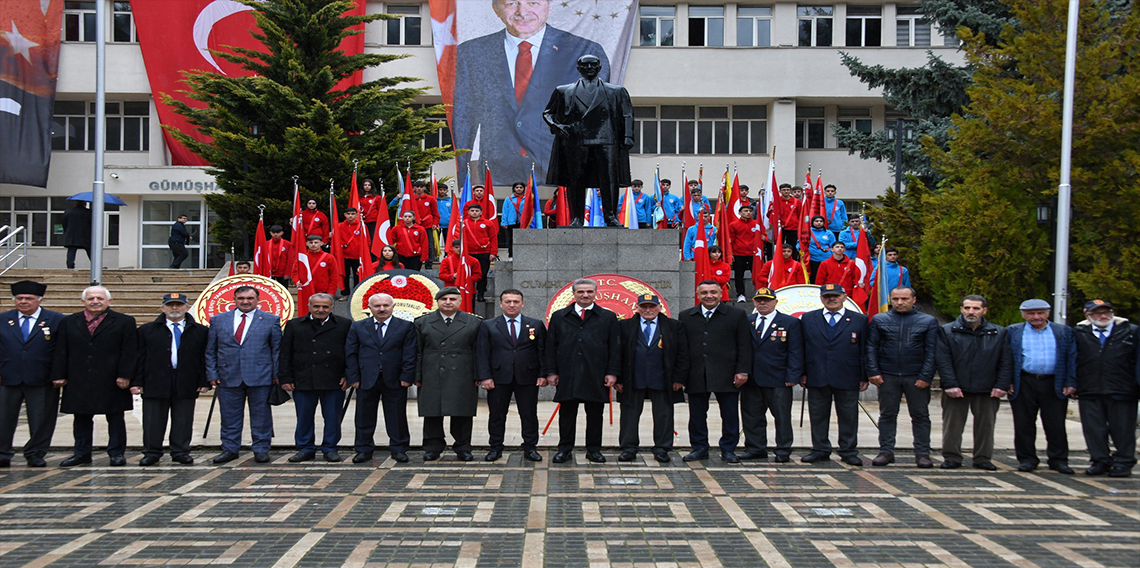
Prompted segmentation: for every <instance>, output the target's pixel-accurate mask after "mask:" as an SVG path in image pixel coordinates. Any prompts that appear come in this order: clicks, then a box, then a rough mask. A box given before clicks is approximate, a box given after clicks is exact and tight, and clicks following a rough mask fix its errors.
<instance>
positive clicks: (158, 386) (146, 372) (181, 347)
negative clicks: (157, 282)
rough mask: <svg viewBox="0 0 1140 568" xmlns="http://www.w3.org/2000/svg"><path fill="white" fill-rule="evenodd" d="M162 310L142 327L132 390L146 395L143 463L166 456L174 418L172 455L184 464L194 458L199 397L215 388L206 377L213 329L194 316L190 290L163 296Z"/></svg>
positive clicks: (187, 463) (139, 333) (144, 401)
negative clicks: (165, 441)
mask: <svg viewBox="0 0 1140 568" xmlns="http://www.w3.org/2000/svg"><path fill="white" fill-rule="evenodd" d="M160 309H161V310H162V313H161V314H159V315H158V317H157V318H155V319H154V321H152V322H148V323H145V324H143V325H142V327H139V330H138V341H139V362H138V373H136V375H135V378H134V380H133V381H131V394H141V395H142V401H143V447H144V448H143V457H142V459H141V460H139V465H141V466H144V467H145V466H151V465H154V464H156V463H158V460H159V459H160V458H162V453H163V452H162V439H163V437H164V436H165V435H166V422H167V418H169V419H170V458H171V459H172V460H174V461H175V462H178V463H180V464H183V465H189V464H192V463H194V458H193V457H190V440H191V438H192V437H193V432H194V403H195V401H196V400H197V399H198V394H199V393H204V392H207V391H209V390H210V383H209V382H208V381H206V341H207V340H208V339H209V330H208V329H207V328H206V326H204V325H202V324H200V323H198V322H196V321H194V317H193V316H191V315H190V314H189V313H187V312H189V311H190V299H189V298H187V297H186V294H178V293H171V294H166V295H165V296H163V297H162V306H161V308H160Z"/></svg>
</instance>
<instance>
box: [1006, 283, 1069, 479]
mask: <svg viewBox="0 0 1140 568" xmlns="http://www.w3.org/2000/svg"><path fill="white" fill-rule="evenodd" d="M1050 309H1052V308H1051V307H1050V306H1049V302H1046V301H1045V300H1039V299H1036V298H1034V299H1032V300H1026V301H1024V302H1022V303H1021V317H1023V318H1025V323H1015V324H1013V325H1011V326H1009V328H1008V329H1009V333H1008V335H1009V346H1010V352H1011V355H1012V356H1013V377H1011V382H1012V384H1013V386H1012V388H1010V391H1009V407H1010V410H1012V411H1013V447H1014V451H1015V452H1016V454H1017V462H1018V464H1019V465H1018V466H1017V470H1018V471H1033V470H1034V469H1037V464H1038V463H1040V460H1039V459H1037V447H1036V440H1037V413H1038V412H1040V413H1041V426H1042V427H1044V429H1045V441H1046V448H1045V454H1046V456H1048V460H1049V461H1048V463H1049V469H1052V470H1056V471H1059V472H1061V473H1064V474H1066V475H1072V473H1073V468H1071V467H1069V438H1068V435H1067V433H1066V432H1065V415H1066V413H1067V412H1068V406H1069V399H1068V397H1069V396H1072V395H1073V394H1075V393H1076V392H1077V377H1076V365H1077V344H1076V342H1075V341H1074V340H1073V330H1071V329H1069V328H1068V327H1066V326H1063V325H1061V324H1057V323H1051V322H1050V321H1049V310H1050Z"/></svg>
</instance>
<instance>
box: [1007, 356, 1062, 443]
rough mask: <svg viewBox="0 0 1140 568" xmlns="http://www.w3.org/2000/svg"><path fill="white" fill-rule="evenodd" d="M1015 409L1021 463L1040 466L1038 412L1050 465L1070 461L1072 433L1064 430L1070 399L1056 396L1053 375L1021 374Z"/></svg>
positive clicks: (1013, 403)
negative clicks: (1038, 454)
mask: <svg viewBox="0 0 1140 568" xmlns="http://www.w3.org/2000/svg"><path fill="white" fill-rule="evenodd" d="M1009 408H1010V410H1012V411H1013V449H1014V452H1015V453H1016V454H1017V461H1018V463H1030V464H1033V465H1037V464H1039V463H1041V460H1039V459H1037V414H1038V412H1040V413H1041V426H1042V427H1043V428H1044V429H1045V455H1046V456H1047V459H1048V460H1049V461H1048V463H1049V465H1054V464H1057V463H1064V462H1067V461H1069V435H1068V433H1067V432H1065V415H1066V413H1067V411H1068V408H1069V401H1068V399H1064V398H1057V391H1056V390H1055V389H1054V388H1053V377H1052V375H1047V376H1042V375H1030V374H1028V373H1022V374H1021V383H1020V386H1019V388H1018V392H1017V396H1016V397H1014V398H1013V400H1011V401H1009Z"/></svg>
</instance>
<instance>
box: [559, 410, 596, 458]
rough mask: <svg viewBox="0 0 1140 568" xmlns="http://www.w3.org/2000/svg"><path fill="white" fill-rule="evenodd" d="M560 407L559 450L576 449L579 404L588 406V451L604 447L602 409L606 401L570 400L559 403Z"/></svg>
mask: <svg viewBox="0 0 1140 568" xmlns="http://www.w3.org/2000/svg"><path fill="white" fill-rule="evenodd" d="M559 404H560V405H561V406H560V407H559V409H558V451H560V452H569V451H573V450H574V438H575V437H576V435H577V433H578V405H579V404H582V405H584V406H585V407H586V451H587V452H598V451H601V449H602V411H603V410H605V408H606V403H604V402H582V401H577V400H573V401H568V402H562V403H559Z"/></svg>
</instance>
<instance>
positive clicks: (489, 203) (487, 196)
mask: <svg viewBox="0 0 1140 568" xmlns="http://www.w3.org/2000/svg"><path fill="white" fill-rule="evenodd" d="M479 205H482V206H483V218H484V219H486V220H487V222H488V223H490V225H491V241H492V242H494V240H495V239H496V238H498V236H499V205H498V202H496V201H495V185H494V184H493V183H492V182H491V168H490V167H488V168H487V175H486V177H485V178H484V180H483V200H482V201H480V202H479Z"/></svg>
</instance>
